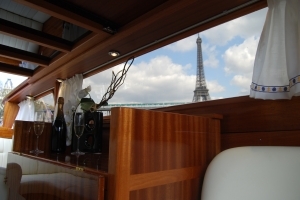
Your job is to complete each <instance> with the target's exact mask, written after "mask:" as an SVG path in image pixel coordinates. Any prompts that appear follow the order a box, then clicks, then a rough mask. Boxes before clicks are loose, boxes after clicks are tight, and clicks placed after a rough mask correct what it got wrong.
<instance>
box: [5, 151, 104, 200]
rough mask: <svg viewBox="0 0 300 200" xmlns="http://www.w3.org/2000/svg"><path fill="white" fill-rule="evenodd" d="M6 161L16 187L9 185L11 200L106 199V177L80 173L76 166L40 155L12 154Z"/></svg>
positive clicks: (9, 175) (10, 176) (97, 174)
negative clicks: (21, 199) (51, 160)
mask: <svg viewBox="0 0 300 200" xmlns="http://www.w3.org/2000/svg"><path fill="white" fill-rule="evenodd" d="M58 155H59V154H58ZM74 157H75V156H74ZM7 162H8V164H7V171H8V174H7V179H8V180H9V181H8V183H12V182H11V181H15V182H14V184H8V187H9V189H10V190H9V192H10V194H9V196H10V198H9V199H10V200H12V199H20V198H11V197H12V195H15V196H18V193H19V194H21V195H22V196H23V197H24V198H25V199H26V200H36V199H43V200H63V199H64V200H66V199H72V200H103V198H104V183H105V181H104V177H103V176H101V175H100V174H99V173H97V172H96V173H90V172H86V171H85V170H84V169H82V168H81V170H79V169H80V168H79V167H78V166H77V165H76V164H75V165H73V164H69V165H64V166H63V165H60V163H57V162H49V160H47V159H41V158H40V157H37V156H30V155H26V154H21V155H19V154H17V153H9V154H8V158H7ZM18 176H19V177H18ZM21 177H22V179H21ZM20 180H21V181H20ZM16 181H17V182H16Z"/></svg>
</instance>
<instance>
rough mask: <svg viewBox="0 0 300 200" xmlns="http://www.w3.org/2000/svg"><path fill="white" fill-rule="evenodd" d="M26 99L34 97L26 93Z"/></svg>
mask: <svg viewBox="0 0 300 200" xmlns="http://www.w3.org/2000/svg"><path fill="white" fill-rule="evenodd" d="M26 99H34V97H33V96H31V95H26Z"/></svg>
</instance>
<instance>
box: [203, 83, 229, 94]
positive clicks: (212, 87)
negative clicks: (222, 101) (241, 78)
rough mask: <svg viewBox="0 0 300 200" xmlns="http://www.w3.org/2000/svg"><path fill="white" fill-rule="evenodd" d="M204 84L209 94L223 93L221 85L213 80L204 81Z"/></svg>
mask: <svg viewBox="0 0 300 200" xmlns="http://www.w3.org/2000/svg"><path fill="white" fill-rule="evenodd" d="M206 83H207V88H208V89H209V94H211V93H218V92H223V91H225V88H224V87H223V86H222V85H220V84H219V83H218V81H215V80H213V81H206Z"/></svg>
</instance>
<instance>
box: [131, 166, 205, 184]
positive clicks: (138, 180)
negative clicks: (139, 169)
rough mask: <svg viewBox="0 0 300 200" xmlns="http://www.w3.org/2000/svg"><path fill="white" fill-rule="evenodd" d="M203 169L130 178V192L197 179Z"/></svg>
mask: <svg viewBox="0 0 300 200" xmlns="http://www.w3.org/2000/svg"><path fill="white" fill-rule="evenodd" d="M204 170H205V168H204V167H200V166H197V167H187V168H181V169H173V170H168V171H158V172H151V173H146V174H145V173H144V174H135V175H131V176H130V190H139V189H144V188H150V187H155V186H157V185H166V184H170V183H175V182H181V181H184V180H189V179H195V178H199V174H204V173H203V172H204Z"/></svg>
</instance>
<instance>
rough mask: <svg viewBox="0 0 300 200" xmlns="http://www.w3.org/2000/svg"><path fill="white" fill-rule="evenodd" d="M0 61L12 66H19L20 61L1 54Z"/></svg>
mask: <svg viewBox="0 0 300 200" xmlns="http://www.w3.org/2000/svg"><path fill="white" fill-rule="evenodd" d="M0 62H1V63H6V64H9V65H14V66H19V64H20V63H21V62H20V61H19V60H14V59H10V58H5V57H2V56H0Z"/></svg>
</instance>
